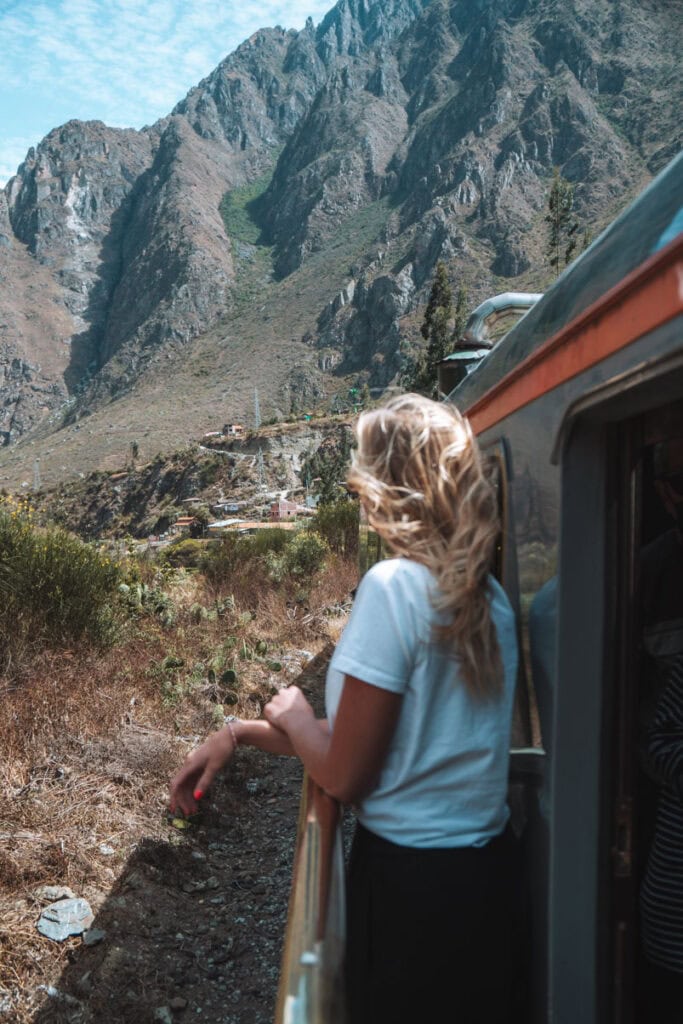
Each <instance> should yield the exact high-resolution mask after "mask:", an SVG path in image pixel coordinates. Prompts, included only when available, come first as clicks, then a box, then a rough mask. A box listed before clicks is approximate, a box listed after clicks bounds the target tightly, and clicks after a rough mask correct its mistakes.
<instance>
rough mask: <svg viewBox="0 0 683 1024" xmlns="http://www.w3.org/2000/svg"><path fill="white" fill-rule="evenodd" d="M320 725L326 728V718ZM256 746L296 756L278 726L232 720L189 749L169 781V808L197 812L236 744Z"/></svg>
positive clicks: (233, 751)
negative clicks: (183, 760)
mask: <svg viewBox="0 0 683 1024" xmlns="http://www.w3.org/2000/svg"><path fill="white" fill-rule="evenodd" d="M320 725H321V726H323V727H324V728H325V729H326V728H327V721H326V720H323V721H321V722H320ZM236 746H240V747H255V748H256V749H257V750H263V751H265V752H266V753H268V754H284V755H289V756H291V757H295V756H296V751H295V750H294V747H293V746H292V744H291V742H290V740H289V737H288V736H287V734H286V733H285V732H283V731H282V730H281V729H278V728H276V727H275V726H274V725H271V723H270V722H266V721H265V720H263V719H258V720H257V721H254V720H251V719H247V720H242V719H235V721H233V722H231V723H230V725H225V726H223V728H222V729H219V730H218V732H214V733H212V734H211V736H209V737H208V738H207V739H206V740H204V742H203V743H202V744H201V746H199V747H197V748H196V749H195V750H191V751H190V753H189V754H188V755H187V757H186V758H185V762H184V764H183V766H182V768H181V769H180V771H179V772H178V773H177V775H176V776H175V777H174V778H173V780H172V781H171V799H170V809H171V812H175V811H176V809H177V808H179V809H180V810H181V811H182V812H183V814H196V812H197V810H198V805H197V801H198V800H201V798H202V797H203V796H204V794H205V793H206V792H207V790H208V789H209V787H210V786H211V783H212V782H213V780H214V779H215V777H216V775H217V774H218V772H219V771H221V769H223V768H225V766H226V765H227V764H229V763H230V761H231V760H232V758H233V755H234V753H235V747H236Z"/></svg>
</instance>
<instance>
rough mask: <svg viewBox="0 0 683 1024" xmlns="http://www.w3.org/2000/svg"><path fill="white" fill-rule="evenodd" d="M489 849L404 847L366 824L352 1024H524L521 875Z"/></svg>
mask: <svg viewBox="0 0 683 1024" xmlns="http://www.w3.org/2000/svg"><path fill="white" fill-rule="evenodd" d="M518 860H519V855H518V851H517V843H516V840H515V838H514V836H513V834H512V831H511V829H510V828H509V827H508V828H507V829H506V830H505V831H504V832H503V833H502V834H501V835H500V836H498V837H496V838H495V839H493V840H491V841H490V842H489V843H488V844H487V845H486V846H482V847H458V848H451V849H437V848H431V849H415V848H412V847H405V846H397V845H396V844H395V843H390V842H388V841H387V840H386V839H381V838H380V837H379V836H376V835H374V834H373V833H372V832H369V831H368V830H367V829H365V828H363V826H362V825H358V826H357V828H356V833H355V836H354V841H353V846H352V850H351V858H350V862H349V882H348V908H347V910H348V920H347V955H346V971H347V1001H348V1009H349V1022H350V1024H404V1022H405V1024H448V1022H453V1024H517V1020H518V1019H519V1018H518V1014H519V1010H518V1008H517V1002H518V999H519V994H518V987H519V977H518V974H519V961H518V953H519V950H520V945H521V944H522V943H523V921H522V914H521V903H522V901H521V896H520V892H521V882H520V877H521V873H520V870H519V863H518Z"/></svg>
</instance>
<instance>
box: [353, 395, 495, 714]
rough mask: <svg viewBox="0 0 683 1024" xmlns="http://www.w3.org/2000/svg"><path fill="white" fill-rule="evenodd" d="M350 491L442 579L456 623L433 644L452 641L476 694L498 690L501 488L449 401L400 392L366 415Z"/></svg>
mask: <svg viewBox="0 0 683 1024" xmlns="http://www.w3.org/2000/svg"><path fill="white" fill-rule="evenodd" d="M356 434H357V438H358V448H357V450H356V451H355V452H354V457H353V462H352V465H351V470H350V472H349V478H348V480H349V487H351V488H352V489H353V490H354V491H356V492H357V493H358V495H359V496H360V499H361V502H362V504H363V506H364V508H365V510H366V512H367V515H368V520H369V522H370V525H371V526H372V527H373V529H375V530H376V531H377V533H378V534H379V535H380V537H381V538H382V539H383V540H384V541H386V543H387V544H388V545H389V547H390V548H391V550H392V551H393V552H394V553H395V554H397V555H402V556H403V557H405V558H410V559H412V560H413V561H415V562H421V563H422V565H425V566H427V568H428V569H430V570H431V572H432V573H433V574H434V576H435V577H436V580H437V582H438V592H437V593H436V594H435V596H434V598H433V602H434V607H435V609H437V610H438V611H441V612H447V613H448V614H449V615H450V618H451V621H450V623H448V624H447V625H444V626H440V627H438V629H437V631H436V637H435V639H437V640H439V641H441V642H446V643H450V644H452V645H453V647H454V649H455V651H456V653H457V655H458V657H459V660H460V664H461V669H462V675H463V678H464V681H465V685H466V686H467V688H468V690H469V691H470V693H472V694H473V695H474V696H477V697H481V698H486V697H489V696H493V695H494V694H496V693H498V692H500V690H501V688H502V676H503V669H502V662H501V657H500V649H499V646H498V640H497V637H496V631H495V627H494V625H493V621H492V619H491V612H490V599H489V595H488V593H487V576H488V573H489V571H490V569H491V565H492V561H493V553H494V548H495V545H496V540H497V537H498V534H499V530H500V525H499V519H498V510H497V503H496V495H495V491H494V489H493V487H492V485H491V483H490V482H489V480H488V479H487V476H486V473H485V471H484V466H483V462H482V457H481V453H480V451H479V446H478V444H477V442H476V440H475V438H474V435H473V433H472V430H471V427H470V425H469V423H468V421H467V420H466V419H465V417H464V416H461V415H460V413H459V412H458V411H457V409H455V407H454V406H452V405H447V404H445V403H439V402H432V401H431V400H430V399H428V398H423V397H422V396H421V395H413V394H407V395H399V396H397V397H395V398H392V399H391V400H390V401H389V402H388V403H387V404H386V405H385V406H383V407H382V408H381V409H373V410H370V411H368V412H365V413H363V414H362V415H361V416H360V418H359V420H358V425H357V427H356Z"/></svg>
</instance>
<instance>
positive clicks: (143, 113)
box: [0, 0, 334, 187]
mask: <svg viewBox="0 0 683 1024" xmlns="http://www.w3.org/2000/svg"><path fill="white" fill-rule="evenodd" d="M333 5H334V0H287V2H281V0H261V2H260V3H256V2H250V0H243V2H242V3H238V2H235V0H182V2H181V0H0V187H1V186H2V185H4V184H5V182H6V181H7V179H8V178H9V177H11V176H12V175H13V174H14V173H15V172H16V169H17V167H18V165H19V164H20V163H21V161H22V160H23V159H24V157H25V155H26V151H27V150H28V148H29V146H33V145H36V143H38V142H39V141H40V140H41V139H42V138H43V136H44V135H46V134H47V133H48V132H49V131H50V129H51V128H55V127H57V126H58V125H60V124H64V122H65V121H69V120H71V118H79V119H81V120H90V119H97V120H100V121H104V122H105V123H106V124H108V125H111V126H112V127H119V128H123V127H132V128H141V127H142V126H143V125H145V124H151V123H152V122H153V121H155V120H156V119H157V118H159V117H162V116H163V115H164V114H168V113H169V112H170V110H171V109H172V107H173V106H175V104H176V103H177V102H178V100H180V99H182V97H183V96H184V95H185V93H186V92H187V91H188V89H190V88H191V87H192V86H193V85H196V84H197V82H199V81H200V79H202V78H203V77H205V76H206V75H207V74H209V72H210V71H212V70H213V68H215V66H216V65H217V64H218V63H219V62H220V61H221V60H222V59H223V57H225V56H226V55H227V54H228V53H231V52H232V51H233V50H234V49H235V48H236V47H237V46H239V44H240V43H241V42H243V41H244V40H245V39H247V38H248V36H250V35H251V33H252V32H254V31H255V30H256V29H257V28H263V27H266V26H273V25H281V26H282V27H283V28H296V29H299V28H302V27H303V25H304V22H305V21H306V18H307V17H308V16H309V15H310V16H311V17H312V18H313V21H314V22H315V23H316V25H317V24H318V23H319V22H320V21H321V19H322V18H323V16H324V15H325V13H326V12H327V11H328V10H329V9H330V8H331V7H332V6H333Z"/></svg>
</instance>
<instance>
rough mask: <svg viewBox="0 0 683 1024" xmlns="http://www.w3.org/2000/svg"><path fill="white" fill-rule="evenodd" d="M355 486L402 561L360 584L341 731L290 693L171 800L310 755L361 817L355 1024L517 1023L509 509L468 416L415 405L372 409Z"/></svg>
mask: <svg viewBox="0 0 683 1024" xmlns="http://www.w3.org/2000/svg"><path fill="white" fill-rule="evenodd" d="M357 440H358V447H357V451H356V452H355V453H354V458H353V464H352V468H351V471H350V474H349V486H350V487H351V488H352V489H353V490H354V491H355V492H356V493H357V494H358V495H359V497H360V501H361V503H362V504H363V506H364V508H365V511H366V513H367V516H368V519H369V522H370V524H371V526H372V527H373V528H374V529H375V530H376V531H377V533H378V534H379V535H380V537H381V538H382V539H383V541H384V542H385V544H386V545H387V547H388V549H389V550H390V551H391V554H392V557H391V558H389V559H386V560H384V561H381V562H379V563H377V564H376V565H374V566H373V567H372V568H371V569H370V570H369V571H368V572H367V573H366V574H365V576H364V577H363V579H362V580H361V582H360V585H359V588H358V592H357V595H356V599H355V602H354V605H353V608H352V611H351V615H350V619H349V622H348V625H347V627H346V629H345V631H344V633H343V635H342V637H341V639H340V641H339V643H338V645H337V647H336V650H335V652H334V654H333V656H332V660H331V663H330V666H329V671H328V675H327V682H326V706H327V714H328V717H327V719H326V720H324V721H321V720H316V718H315V716H314V712H313V709H312V708H311V706H310V704H309V703H308V702H307V700H306V699H305V697H304V695H303V694H302V692H301V690H299V689H298V688H297V687H295V686H290V687H288V688H286V689H284V690H281V691H280V693H279V694H278V695H277V696H275V697H274V698H273V700H272V701H271V702H270V703H269V704H268V705H267V706H266V707H265V710H264V720H260V721H236V722H232V723H229V724H228V726H226V727H225V728H224V729H222V730H220V731H219V732H216V733H215V734H213V735H212V736H211V737H209V739H208V740H206V741H205V742H204V743H203V744H202V745H201V746H200V747H199V748H198V749H197V750H195V751H193V752H192V753H191V754H190V755H189V756H188V758H187V760H186V762H185V764H184V766H183V767H182V769H181V770H180V772H179V773H178V774H177V775H176V777H175V779H174V780H173V782H172V785H171V806H172V808H175V807H176V806H178V807H180V808H181V809H182V810H183V812H184V813H186V814H192V813H193V812H195V811H196V810H197V801H198V800H199V799H201V797H202V796H203V794H204V793H205V792H206V790H207V788H208V786H209V785H210V784H211V782H212V780H213V779H214V777H215V775H216V773H217V772H218V771H219V770H220V769H221V768H223V767H224V766H225V765H226V764H227V763H228V762H229V761H230V759H231V758H232V756H233V754H234V752H235V748H236V747H237V746H239V745H242V744H247V745H253V746H256V747H259V748H260V749H263V750H267V751H272V752H274V753H281V754H296V755H298V756H299V757H300V758H301V760H302V761H303V763H304V766H305V767H306V769H307V770H308V772H309V774H310V775H311V776H312V778H313V779H314V780H315V781H316V782H317V783H319V785H320V786H322V788H323V789H325V790H326V791H327V792H328V793H330V794H331V795H332V796H334V797H336V798H337V799H339V800H340V801H343V802H344V803H350V804H353V805H355V808H356V812H357V819H358V820H357V827H356V832H355V836H354V841H353V846H352V851H351V856H350V865H349V877H348V921H347V963H346V969H347V995H348V1001H349V1009H350V1020H351V1021H352V1024H365V1022H368V1024H369V1022H372V1024H383V1022H387V1024H388V1022H391V1024H401V1022H408V1021H410V1022H411V1024H415V1021H420V1022H421V1024H430V1022H434V1024H436V1022H439V1024H440V1022H441V1021H443V1020H444V1019H446V1017H445V1014H447V1015H448V1019H454V1020H462V1021H467V1022H468V1024H505V1022H511V1021H512V1020H513V1016H512V1014H513V1010H512V1006H513V989H514V986H515V977H514V972H515V965H514V962H513V951H514V949H515V947H516V946H518V945H519V941H518V928H519V924H520V915H519V910H518V900H519V888H520V887H519V883H518V880H517V878H518V876H517V851H516V841H515V839H514V836H513V834H512V830H511V828H510V825H509V811H508V808H507V804H506V790H507V778H508V756H509V744H510V731H511V718H512V705H513V691H514V686H515V677H516V672H517V660H518V652H517V640H516V628H515V621H514V615H513V612H512V609H511V607H510V604H509V602H508V599H507V597H506V595H505V592H504V591H503V589H502V587H501V586H500V585H499V584H498V582H497V581H496V580H495V579H494V578H493V577H492V576H491V575H490V566H491V563H492V557H493V553H494V547H495V543H496V538H497V536H498V532H499V522H498V514H497V503H496V498H495V493H494V490H493V488H492V486H491V484H490V482H489V480H488V478H487V475H486V473H485V469H484V466H483V464H482V457H481V454H480V452H479V449H478V445H477V442H476V440H475V438H474V436H473V434H472V431H471V429H470V426H469V424H468V422H467V421H466V420H465V419H464V418H463V417H462V416H460V414H459V413H458V412H457V411H456V410H455V409H454V408H453V407H451V406H449V405H447V404H443V403H442V404H439V403H436V402H433V401H430V400H429V399H426V398H423V397H421V396H418V395H401V396H398V397H395V398H393V399H392V400H391V401H389V402H388V403H387V405H385V406H384V407H383V408H380V409H376V410H370V411H367V412H365V413H363V414H362V415H361V416H360V418H359V421H358V424H357Z"/></svg>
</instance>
